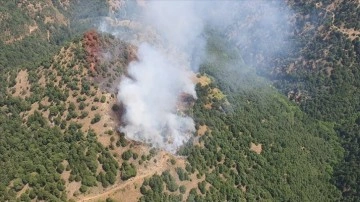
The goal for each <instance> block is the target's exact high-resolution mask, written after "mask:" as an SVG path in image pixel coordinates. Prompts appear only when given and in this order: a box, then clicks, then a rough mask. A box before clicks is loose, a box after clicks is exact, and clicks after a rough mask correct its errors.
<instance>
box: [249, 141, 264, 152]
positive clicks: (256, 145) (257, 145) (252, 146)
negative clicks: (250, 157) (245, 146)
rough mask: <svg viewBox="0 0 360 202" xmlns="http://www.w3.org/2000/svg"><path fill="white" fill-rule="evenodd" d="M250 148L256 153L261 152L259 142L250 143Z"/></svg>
mask: <svg viewBox="0 0 360 202" xmlns="http://www.w3.org/2000/svg"><path fill="white" fill-rule="evenodd" d="M250 150H251V151H253V152H255V153H257V154H261V152H262V145H261V144H255V143H251V145H250Z"/></svg>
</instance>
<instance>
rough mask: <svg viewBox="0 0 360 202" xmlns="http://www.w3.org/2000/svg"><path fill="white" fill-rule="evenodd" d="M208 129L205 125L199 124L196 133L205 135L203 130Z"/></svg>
mask: <svg viewBox="0 0 360 202" xmlns="http://www.w3.org/2000/svg"><path fill="white" fill-rule="evenodd" d="M207 130H208V127H207V125H203V126H199V130H198V131H197V134H198V135H199V136H203V135H205V132H206V131H207Z"/></svg>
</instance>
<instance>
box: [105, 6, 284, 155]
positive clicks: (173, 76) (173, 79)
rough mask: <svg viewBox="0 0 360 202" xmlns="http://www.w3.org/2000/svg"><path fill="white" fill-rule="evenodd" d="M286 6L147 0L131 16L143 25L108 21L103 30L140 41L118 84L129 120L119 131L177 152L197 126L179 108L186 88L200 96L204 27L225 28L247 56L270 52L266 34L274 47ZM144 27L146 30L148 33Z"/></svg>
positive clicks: (119, 93) (219, 29)
mask: <svg viewBox="0 0 360 202" xmlns="http://www.w3.org/2000/svg"><path fill="white" fill-rule="evenodd" d="M259 8H260V11H261V14H259V13H258V12H259V11H258V10H259ZM280 8H282V10H279V9H280ZM284 8H285V7H284V5H280V4H279V3H276V2H275V3H274V2H272V1H270V2H269V1H205V0H204V1H190V0H186V1H146V2H145V5H144V6H139V7H138V8H137V10H136V11H133V12H134V13H137V15H136V17H135V18H134V19H130V20H131V21H137V23H140V24H141V26H138V25H137V26H136V28H135V29H132V31H131V32H124V31H123V30H119V29H121V28H114V27H112V26H111V25H109V23H106V22H104V23H103V24H102V25H101V27H100V29H101V31H105V32H111V33H113V34H115V35H116V36H118V37H119V38H121V39H123V40H124V39H126V40H129V39H130V38H131V37H129V35H127V34H126V33H128V34H129V33H130V34H131V35H134V36H137V39H136V40H133V39H132V41H131V42H132V43H137V44H136V45H138V46H139V49H138V60H137V61H134V62H132V63H130V65H129V69H128V76H127V77H123V78H122V81H121V83H120V84H119V92H118V99H119V100H120V101H121V102H122V103H123V104H124V106H125V109H126V112H125V114H124V116H123V122H124V123H125V125H123V126H122V127H121V128H120V131H122V132H124V133H125V134H126V136H127V137H128V138H130V139H133V140H137V141H142V142H146V143H151V144H152V145H153V146H156V147H159V148H163V149H166V150H168V151H170V152H176V150H177V149H178V147H180V146H181V145H182V144H183V143H185V142H186V141H188V140H189V138H190V137H191V135H192V133H193V132H194V131H195V127H194V121H193V120H192V118H191V117H189V116H187V115H184V114H183V113H182V112H179V111H178V110H177V109H178V104H179V102H178V101H179V97H180V96H181V95H182V94H183V93H187V94H190V95H192V96H193V97H194V98H196V93H195V90H194V89H195V84H194V83H193V81H192V80H191V75H192V73H191V72H196V71H197V70H198V68H199V64H200V63H201V61H202V59H203V58H204V57H209V56H206V55H205V47H206V40H207V37H206V33H207V32H206V31H205V30H207V29H208V28H210V29H216V30H218V31H219V32H220V33H223V34H224V36H225V37H227V39H226V40H230V41H233V42H234V45H237V46H239V49H242V50H246V52H247V54H244V56H245V57H246V56H247V55H250V56H251V57H252V58H251V59H253V55H252V53H254V54H256V53H259V54H261V53H266V55H269V54H272V51H271V50H274V48H272V49H271V48H270V47H269V46H268V45H267V44H268V43H267V42H266V40H265V39H269V38H273V40H272V41H271V46H272V47H275V46H276V45H277V44H276V43H277V42H279V41H283V39H284V34H283V33H282V30H279V31H277V30H276V29H273V27H274V26H272V25H273V24H282V25H283V26H285V25H284V24H283V21H284V20H283V19H285V17H287V16H288V11H287V10H286V9H284ZM127 13H131V11H127ZM256 13H257V14H256ZM254 14H256V15H254ZM251 16H252V17H253V18H251ZM254 16H260V17H254ZM126 23H128V22H126ZM128 24H129V26H130V25H131V23H128ZM129 26H128V27H129ZM149 29H150V30H153V31H154V32H155V33H156V34H154V35H153V32H152V31H151V32H149ZM134 30H136V31H138V33H134ZM144 30H146V31H147V32H148V33H147V34H144ZM269 30H270V31H269ZM136 31H135V32H136ZM146 31H145V32H146ZM262 31H264V33H265V34H266V35H265V36H264V38H265V39H263V40H261V41H260V44H257V45H256V46H254V44H249V41H250V40H253V35H254V34H256V36H258V35H259V34H260V33H261V32H262ZM141 32H142V33H141ZM271 35H274V36H271ZM140 36H142V37H140ZM144 36H145V37H144ZM154 36H156V37H155V38H156V39H154ZM135 38H136V37H135ZM134 41H135V42H134ZM269 44H270V43H269ZM279 44H280V42H279ZM252 47H255V48H256V49H255V48H254V49H251V48H252ZM276 47H279V46H276ZM250 49H251V50H250ZM257 49H258V50H257ZM264 49H266V50H264ZM276 51H277V50H276ZM249 53H251V54H249ZM250 56H249V57H250ZM251 59H249V60H248V61H252V60H251ZM245 60H246V58H245ZM252 64H255V63H252ZM219 68H222V67H219Z"/></svg>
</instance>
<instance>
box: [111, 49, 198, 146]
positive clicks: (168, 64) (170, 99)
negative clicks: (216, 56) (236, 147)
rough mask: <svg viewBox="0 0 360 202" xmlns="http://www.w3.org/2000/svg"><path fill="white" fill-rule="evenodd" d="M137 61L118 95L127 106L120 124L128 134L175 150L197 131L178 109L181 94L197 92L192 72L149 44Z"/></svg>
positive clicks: (130, 68) (140, 52)
mask: <svg viewBox="0 0 360 202" xmlns="http://www.w3.org/2000/svg"><path fill="white" fill-rule="evenodd" d="M138 57H139V61H138V62H133V63H131V64H130V66H129V75H130V77H131V78H129V77H125V78H124V79H123V80H122V82H121V83H120V87H119V94H118V98H119V100H121V101H122V102H123V104H124V106H125V108H126V114H125V117H124V118H125V122H126V123H127V125H126V126H125V127H122V128H121V131H122V132H124V133H125V134H126V135H127V137H129V138H131V139H134V140H138V141H145V142H148V143H152V144H153V145H154V146H156V147H161V148H164V149H166V150H168V151H172V152H175V150H176V148H178V147H179V146H181V145H182V144H183V143H184V142H185V141H187V140H188V139H189V137H190V134H191V133H192V132H194V122H193V120H192V119H191V118H190V117H187V116H181V115H179V114H178V113H179V112H177V110H176V105H177V102H178V99H177V98H178V96H179V95H180V94H181V93H182V92H184V93H188V94H191V95H193V96H195V92H194V87H193V84H192V83H191V80H190V75H189V73H188V72H187V71H185V70H184V69H182V67H180V66H179V65H178V64H177V63H176V62H173V61H170V60H168V59H167V58H166V57H165V54H163V53H161V51H159V50H156V49H155V48H153V47H151V46H150V45H148V44H143V45H141V46H140V47H139V51H138Z"/></svg>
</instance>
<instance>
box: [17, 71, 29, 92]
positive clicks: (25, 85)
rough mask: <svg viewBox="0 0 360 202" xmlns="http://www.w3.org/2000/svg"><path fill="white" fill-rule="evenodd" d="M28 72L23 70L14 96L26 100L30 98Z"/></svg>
mask: <svg viewBox="0 0 360 202" xmlns="http://www.w3.org/2000/svg"><path fill="white" fill-rule="evenodd" d="M28 76H29V75H28V72H27V70H21V71H20V72H19V73H18V75H17V77H16V80H15V81H16V84H15V86H14V87H13V88H14V89H15V93H14V94H13V95H14V96H17V97H21V98H24V99H25V97H29V96H30V90H29V88H30V84H29V80H28Z"/></svg>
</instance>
